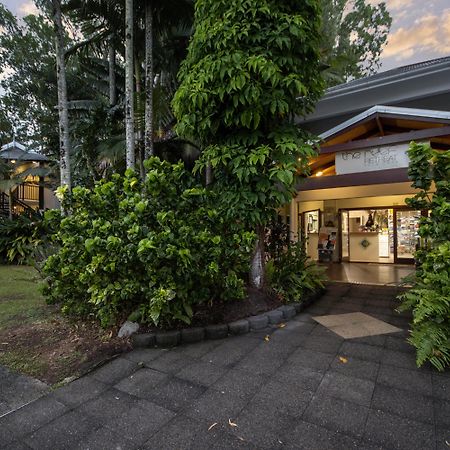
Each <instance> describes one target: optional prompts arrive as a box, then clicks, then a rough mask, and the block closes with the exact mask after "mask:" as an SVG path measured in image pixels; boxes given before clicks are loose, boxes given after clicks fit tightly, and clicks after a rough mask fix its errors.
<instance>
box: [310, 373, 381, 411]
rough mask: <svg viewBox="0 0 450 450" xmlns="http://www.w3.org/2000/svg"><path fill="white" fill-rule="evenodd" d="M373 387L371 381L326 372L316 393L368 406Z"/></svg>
mask: <svg viewBox="0 0 450 450" xmlns="http://www.w3.org/2000/svg"><path fill="white" fill-rule="evenodd" d="M374 388H375V383H374V382H373V381H370V380H363V379H361V378H355V377H349V376H346V375H342V374H340V373H336V372H327V373H326V374H325V376H324V377H323V380H322V382H321V383H320V386H319V388H318V389H317V394H318V395H324V396H329V397H335V398H340V399H342V400H346V401H349V402H354V403H357V404H358V405H362V406H370V403H371V400H372V394H373V390H374Z"/></svg>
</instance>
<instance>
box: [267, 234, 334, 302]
mask: <svg viewBox="0 0 450 450" xmlns="http://www.w3.org/2000/svg"><path fill="white" fill-rule="evenodd" d="M266 274H267V279H268V280H270V284H271V287H272V289H274V291H275V292H276V293H277V294H278V295H279V296H280V297H281V298H282V299H283V301H285V302H287V303H289V302H298V301H301V299H302V298H304V297H305V295H307V294H308V293H309V292H314V291H317V290H318V289H319V288H323V287H324V282H325V280H326V277H325V274H324V270H323V268H321V267H319V266H318V265H317V264H316V263H315V262H314V261H312V260H311V259H310V258H309V257H308V255H307V254H306V251H305V247H304V245H303V243H302V242H300V241H299V242H291V244H290V245H289V246H288V247H286V248H285V250H284V252H282V253H280V254H279V255H278V256H277V257H276V258H274V259H272V260H270V261H269V262H268V263H267V264H266Z"/></svg>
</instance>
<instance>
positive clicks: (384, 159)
mask: <svg viewBox="0 0 450 450" xmlns="http://www.w3.org/2000/svg"><path fill="white" fill-rule="evenodd" d="M320 137H321V138H322V143H321V145H320V150H319V155H318V157H316V158H314V159H312V160H311V161H310V164H309V165H310V169H311V177H309V178H308V179H307V180H304V181H303V182H301V183H300V184H299V186H298V191H310V190H316V189H332V188H339V187H348V186H363V185H375V184H387V183H405V182H408V176H407V167H408V163H409V160H408V157H407V155H406V151H407V149H408V146H409V143H410V142H411V141H416V142H429V143H430V144H431V146H432V147H433V148H436V149H449V148H450V112H448V111H435V110H425V109H415V108H400V107H393V106H382V105H376V106H374V107H372V108H370V109H368V110H367V111H364V112H363V113H360V114H358V115H356V116H354V117H352V118H351V119H349V120H346V121H345V122H343V123H341V124H340V125H337V126H335V127H333V128H331V129H330V130H328V131H325V132H324V133H322V134H321V135H320Z"/></svg>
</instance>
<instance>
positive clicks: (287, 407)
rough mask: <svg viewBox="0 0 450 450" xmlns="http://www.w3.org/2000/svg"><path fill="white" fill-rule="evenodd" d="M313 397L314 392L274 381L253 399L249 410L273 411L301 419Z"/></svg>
mask: <svg viewBox="0 0 450 450" xmlns="http://www.w3.org/2000/svg"><path fill="white" fill-rule="evenodd" d="M312 397H313V392H312V391H308V390H305V389H303V388H299V387H298V386H293V385H291V384H287V383H282V382H279V381H278V380H276V379H272V380H271V381H270V382H269V383H267V384H266V385H265V386H263V388H262V389H261V390H260V391H259V392H258V393H257V394H256V395H255V396H254V397H253V399H252V400H251V401H250V403H249V404H248V406H247V408H250V407H252V405H253V406H255V407H256V409H257V408H260V409H272V410H274V411H276V412H277V414H285V415H287V416H290V417H295V418H300V417H301V416H302V414H303V412H304V411H305V409H306V407H307V406H308V404H309V402H310V401H311V399H312Z"/></svg>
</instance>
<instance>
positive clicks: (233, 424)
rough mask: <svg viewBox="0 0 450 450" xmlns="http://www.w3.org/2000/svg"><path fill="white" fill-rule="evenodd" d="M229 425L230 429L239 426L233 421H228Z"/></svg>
mask: <svg viewBox="0 0 450 450" xmlns="http://www.w3.org/2000/svg"><path fill="white" fill-rule="evenodd" d="M228 425H230V427H237V424H236V423H234V422H232V421H231V419H228Z"/></svg>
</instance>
